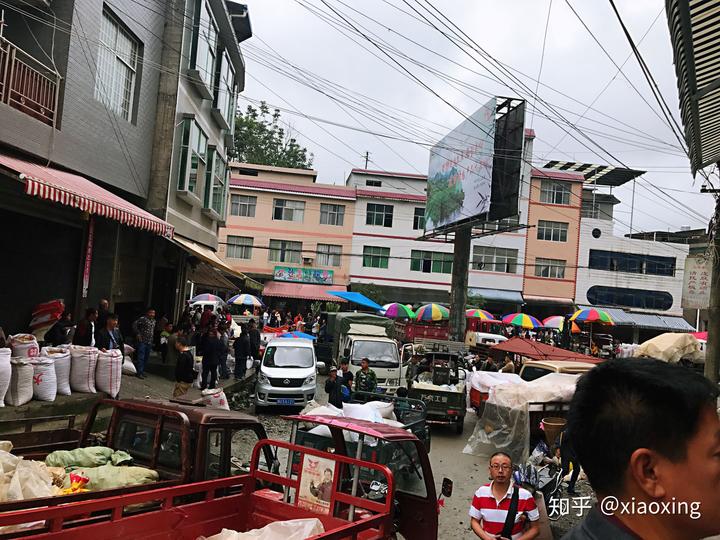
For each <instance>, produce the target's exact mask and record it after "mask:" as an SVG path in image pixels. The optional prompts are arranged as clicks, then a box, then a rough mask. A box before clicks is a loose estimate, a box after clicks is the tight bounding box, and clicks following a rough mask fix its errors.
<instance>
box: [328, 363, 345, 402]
mask: <svg viewBox="0 0 720 540" xmlns="http://www.w3.org/2000/svg"><path fill="white" fill-rule="evenodd" d="M342 388H343V384H342V380H341V379H338V370H337V368H336V367H335V366H333V367H331V368H330V373H329V375H328V378H327V380H326V381H325V392H326V393H327V395H328V403H330V405H334V406H335V407H337V408H338V409H342V407H343V400H342Z"/></svg>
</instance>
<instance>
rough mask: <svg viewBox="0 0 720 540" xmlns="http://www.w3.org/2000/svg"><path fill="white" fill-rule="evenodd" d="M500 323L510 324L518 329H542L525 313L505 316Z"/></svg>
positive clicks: (535, 320)
mask: <svg viewBox="0 0 720 540" xmlns="http://www.w3.org/2000/svg"><path fill="white" fill-rule="evenodd" d="M502 322H503V324H511V325H513V326H519V327H520V328H527V329H528V330H531V329H533V328H542V323H541V322H540V321H538V320H537V319H536V318H535V317H533V316H532V315H528V314H527V313H511V314H510V315H505V316H504V317H503V318H502Z"/></svg>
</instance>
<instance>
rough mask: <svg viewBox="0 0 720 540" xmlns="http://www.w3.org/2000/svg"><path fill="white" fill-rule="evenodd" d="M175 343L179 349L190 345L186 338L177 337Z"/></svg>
mask: <svg viewBox="0 0 720 540" xmlns="http://www.w3.org/2000/svg"><path fill="white" fill-rule="evenodd" d="M175 343H177V344H178V345H180V346H181V347H187V346H188V345H190V340H189V339H188V338H187V336H183V335H179V336H178V337H177V340H176V341H175Z"/></svg>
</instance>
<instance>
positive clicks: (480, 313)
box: [465, 309, 495, 321]
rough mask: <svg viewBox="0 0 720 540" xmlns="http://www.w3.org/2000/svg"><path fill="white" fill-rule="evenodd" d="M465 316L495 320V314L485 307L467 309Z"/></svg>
mask: <svg viewBox="0 0 720 540" xmlns="http://www.w3.org/2000/svg"><path fill="white" fill-rule="evenodd" d="M465 317H467V318H468V319H482V320H483V321H494V320H495V316H494V315H493V314H492V313H490V312H489V311H485V310H484V309H466V310H465Z"/></svg>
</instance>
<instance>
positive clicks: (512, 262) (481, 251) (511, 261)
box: [472, 246, 518, 274]
mask: <svg viewBox="0 0 720 540" xmlns="http://www.w3.org/2000/svg"><path fill="white" fill-rule="evenodd" d="M517 260H518V250H517V249H506V248H498V247H487V246H474V247H473V258H472V268H473V270H484V271H485V272H502V273H504V274H516V273H517Z"/></svg>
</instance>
